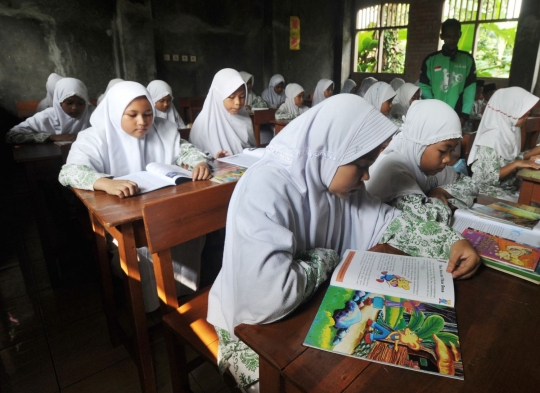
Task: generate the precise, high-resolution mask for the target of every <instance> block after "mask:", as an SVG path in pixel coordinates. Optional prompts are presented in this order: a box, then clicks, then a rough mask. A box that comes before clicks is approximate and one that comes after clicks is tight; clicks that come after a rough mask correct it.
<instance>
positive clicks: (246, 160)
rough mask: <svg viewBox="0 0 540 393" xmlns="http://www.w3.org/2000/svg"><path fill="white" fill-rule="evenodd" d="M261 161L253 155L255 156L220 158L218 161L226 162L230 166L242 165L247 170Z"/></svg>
mask: <svg viewBox="0 0 540 393" xmlns="http://www.w3.org/2000/svg"><path fill="white" fill-rule="evenodd" d="M262 150H264V149H262ZM263 154H264V153H263ZM261 157H262V156H261ZM259 159H260V157H257V156H256V155H253V154H245V153H239V154H235V155H234V156H229V157H223V158H218V159H217V160H218V161H221V162H226V163H228V164H232V165H240V166H243V167H245V168H249V167H250V166H252V165H253V164H255V163H256V162H257V161H259Z"/></svg>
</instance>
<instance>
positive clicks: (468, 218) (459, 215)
mask: <svg viewBox="0 0 540 393" xmlns="http://www.w3.org/2000/svg"><path fill="white" fill-rule="evenodd" d="M452 228H454V229H455V230H456V231H458V232H459V233H463V231H464V230H465V229H467V228H473V229H476V230H479V231H482V232H486V233H489V234H490V235H495V236H500V237H503V238H505V239H510V240H513V241H515V242H518V243H524V244H528V245H530V246H534V247H540V224H536V226H535V227H534V228H533V229H532V230H531V229H527V228H523V227H518V226H515V225H510V224H505V223H502V222H497V221H493V220H490V219H487V218H482V217H479V216H476V215H474V214H473V213H471V212H469V211H467V210H463V209H458V210H456V211H455V212H454V217H453V218H452Z"/></svg>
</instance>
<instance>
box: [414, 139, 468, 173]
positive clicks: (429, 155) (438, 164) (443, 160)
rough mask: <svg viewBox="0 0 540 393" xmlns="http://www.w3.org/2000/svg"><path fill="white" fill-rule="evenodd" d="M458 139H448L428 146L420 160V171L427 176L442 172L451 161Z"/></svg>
mask: <svg viewBox="0 0 540 393" xmlns="http://www.w3.org/2000/svg"><path fill="white" fill-rule="evenodd" d="M458 143H459V139H449V140H447V141H441V142H437V143H434V144H433V145H429V146H428V147H426V150H424V153H422V157H421V158H420V169H421V170H422V172H424V173H425V174H426V175H428V176H434V175H436V174H437V173H439V172H442V170H443V169H444V168H446V166H447V165H449V164H450V162H451V161H452V152H453V151H454V149H455V148H456V146H457V145H458Z"/></svg>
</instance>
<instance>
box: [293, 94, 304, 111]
mask: <svg viewBox="0 0 540 393" xmlns="http://www.w3.org/2000/svg"><path fill="white" fill-rule="evenodd" d="M303 103H304V92H301V93H300V94H298V95H297V96H296V97H294V105H296V106H297V107H301V106H302V104H303Z"/></svg>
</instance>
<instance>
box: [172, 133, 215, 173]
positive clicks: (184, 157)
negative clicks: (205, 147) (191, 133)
mask: <svg viewBox="0 0 540 393" xmlns="http://www.w3.org/2000/svg"><path fill="white" fill-rule="evenodd" d="M180 148H181V150H180V155H179V156H178V158H177V159H176V161H175V164H176V165H178V166H182V165H187V166H188V167H189V169H190V170H193V168H194V167H195V166H196V165H197V164H200V163H201V162H205V163H207V162H208V161H210V157H209V156H208V155H206V154H204V153H203V152H202V151H200V150H199V149H198V148H197V147H196V146H195V145H193V144H191V143H189V142H188V141H186V140H184V139H180Z"/></svg>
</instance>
